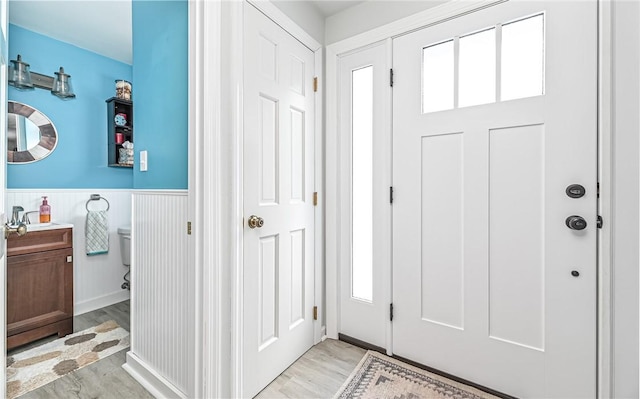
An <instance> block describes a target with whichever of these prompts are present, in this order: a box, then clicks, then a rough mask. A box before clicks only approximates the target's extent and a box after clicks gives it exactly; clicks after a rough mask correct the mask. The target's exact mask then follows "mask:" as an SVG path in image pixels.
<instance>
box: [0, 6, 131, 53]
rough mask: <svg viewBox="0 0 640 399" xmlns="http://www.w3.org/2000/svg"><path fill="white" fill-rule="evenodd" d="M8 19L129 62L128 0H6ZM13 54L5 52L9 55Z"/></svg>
mask: <svg viewBox="0 0 640 399" xmlns="http://www.w3.org/2000/svg"><path fill="white" fill-rule="evenodd" d="M9 22H10V23H12V24H15V25H18V26H21V27H23V28H26V29H29V30H32V31H34V32H38V33H40V34H43V35H46V36H50V37H53V38H55V39H57V40H60V41H63V42H66V43H71V44H73V45H75V46H78V47H81V48H83V49H86V50H90V51H93V52H94V53H98V54H101V55H104V56H106V57H109V58H113V59H116V60H118V61H122V62H124V63H127V64H131V63H133V55H132V54H133V51H132V49H131V47H132V43H131V0H111V1H105V0H91V1H88V0H55V1H52V0H9ZM11 51H13V52H17V51H20V49H11ZM15 56H16V54H9V57H10V58H14V57H15ZM25 61H27V62H29V60H25Z"/></svg>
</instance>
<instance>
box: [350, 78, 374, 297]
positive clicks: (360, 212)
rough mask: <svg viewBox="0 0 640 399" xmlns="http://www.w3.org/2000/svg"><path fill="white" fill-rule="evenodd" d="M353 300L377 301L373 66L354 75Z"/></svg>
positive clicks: (352, 91) (352, 103) (352, 88)
mask: <svg viewBox="0 0 640 399" xmlns="http://www.w3.org/2000/svg"><path fill="white" fill-rule="evenodd" d="M351 78H352V87H351V93H352V94H351V96H352V98H351V123H352V126H351V135H352V147H351V148H352V165H351V168H352V169H351V170H352V187H353V189H352V193H353V194H352V207H351V209H352V215H353V220H352V226H353V227H352V234H353V235H352V243H353V245H352V251H353V252H352V259H351V265H352V266H351V296H352V297H353V298H357V299H362V300H365V301H369V302H371V301H373V66H368V67H364V68H360V69H357V70H354V71H353V72H352V73H351Z"/></svg>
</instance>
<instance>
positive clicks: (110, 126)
mask: <svg viewBox="0 0 640 399" xmlns="http://www.w3.org/2000/svg"><path fill="white" fill-rule="evenodd" d="M106 102H107V140H108V151H109V153H108V155H107V162H108V165H109V166H112V167H119V168H133V150H130V152H129V153H127V152H126V151H125V149H124V147H123V146H122V144H123V143H124V142H125V141H128V142H130V143H133V102H132V101H129V100H123V99H121V98H117V97H111V98H110V99H108V100H106Z"/></svg>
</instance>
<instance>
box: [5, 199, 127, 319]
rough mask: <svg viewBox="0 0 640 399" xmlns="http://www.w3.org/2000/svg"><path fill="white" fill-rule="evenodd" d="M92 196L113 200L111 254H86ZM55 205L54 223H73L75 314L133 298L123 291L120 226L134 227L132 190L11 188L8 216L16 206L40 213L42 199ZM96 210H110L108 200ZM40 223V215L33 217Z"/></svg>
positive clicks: (31, 215) (95, 205)
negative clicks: (132, 219) (86, 229)
mask: <svg viewBox="0 0 640 399" xmlns="http://www.w3.org/2000/svg"><path fill="white" fill-rule="evenodd" d="M91 194H100V195H101V196H102V197H104V198H106V199H107V200H108V201H109V204H110V208H109V252H108V253H107V254H104V255H94V256H87V254H86V251H85V220H86V216H87V208H86V203H87V201H88V200H89V197H90V196H91ZM43 195H46V196H47V197H48V202H49V205H51V221H52V222H54V223H56V222H57V223H71V224H73V263H74V264H73V269H74V271H73V278H74V296H73V297H74V313H75V314H76V315H78V314H82V313H86V312H90V311H92V310H96V309H99V308H102V307H104V306H108V305H112V304H114V303H117V302H121V301H124V300H126V299H129V291H128V290H126V289H125V290H123V289H122V288H121V285H122V283H123V281H124V280H123V276H124V274H125V273H126V272H127V271H128V268H127V267H125V266H124V265H123V264H122V260H121V257H120V243H119V240H118V227H122V226H130V225H131V190H126V189H72V190H63V189H9V190H7V199H6V210H5V211H6V214H7V217H8V218H10V217H11V208H12V206H15V205H19V206H22V207H23V208H24V210H25V212H28V211H38V210H39V209H40V204H41V203H42V198H41V197H42V196H43ZM89 208H90V209H92V210H98V209H106V203H105V202H104V201H99V202H96V201H92V202H91V203H90V204H89ZM29 218H30V220H31V221H32V222H35V223H38V213H32V214H30V215H29Z"/></svg>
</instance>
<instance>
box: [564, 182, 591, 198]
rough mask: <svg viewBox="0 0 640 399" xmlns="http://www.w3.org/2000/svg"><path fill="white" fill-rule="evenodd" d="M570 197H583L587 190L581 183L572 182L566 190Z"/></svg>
mask: <svg viewBox="0 0 640 399" xmlns="http://www.w3.org/2000/svg"><path fill="white" fill-rule="evenodd" d="M565 192H566V193H567V195H568V196H569V198H582V197H584V195H585V194H586V192H587V190H586V189H585V188H584V186H583V185H581V184H571V185H570V186H569V187H567V189H566V190H565Z"/></svg>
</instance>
